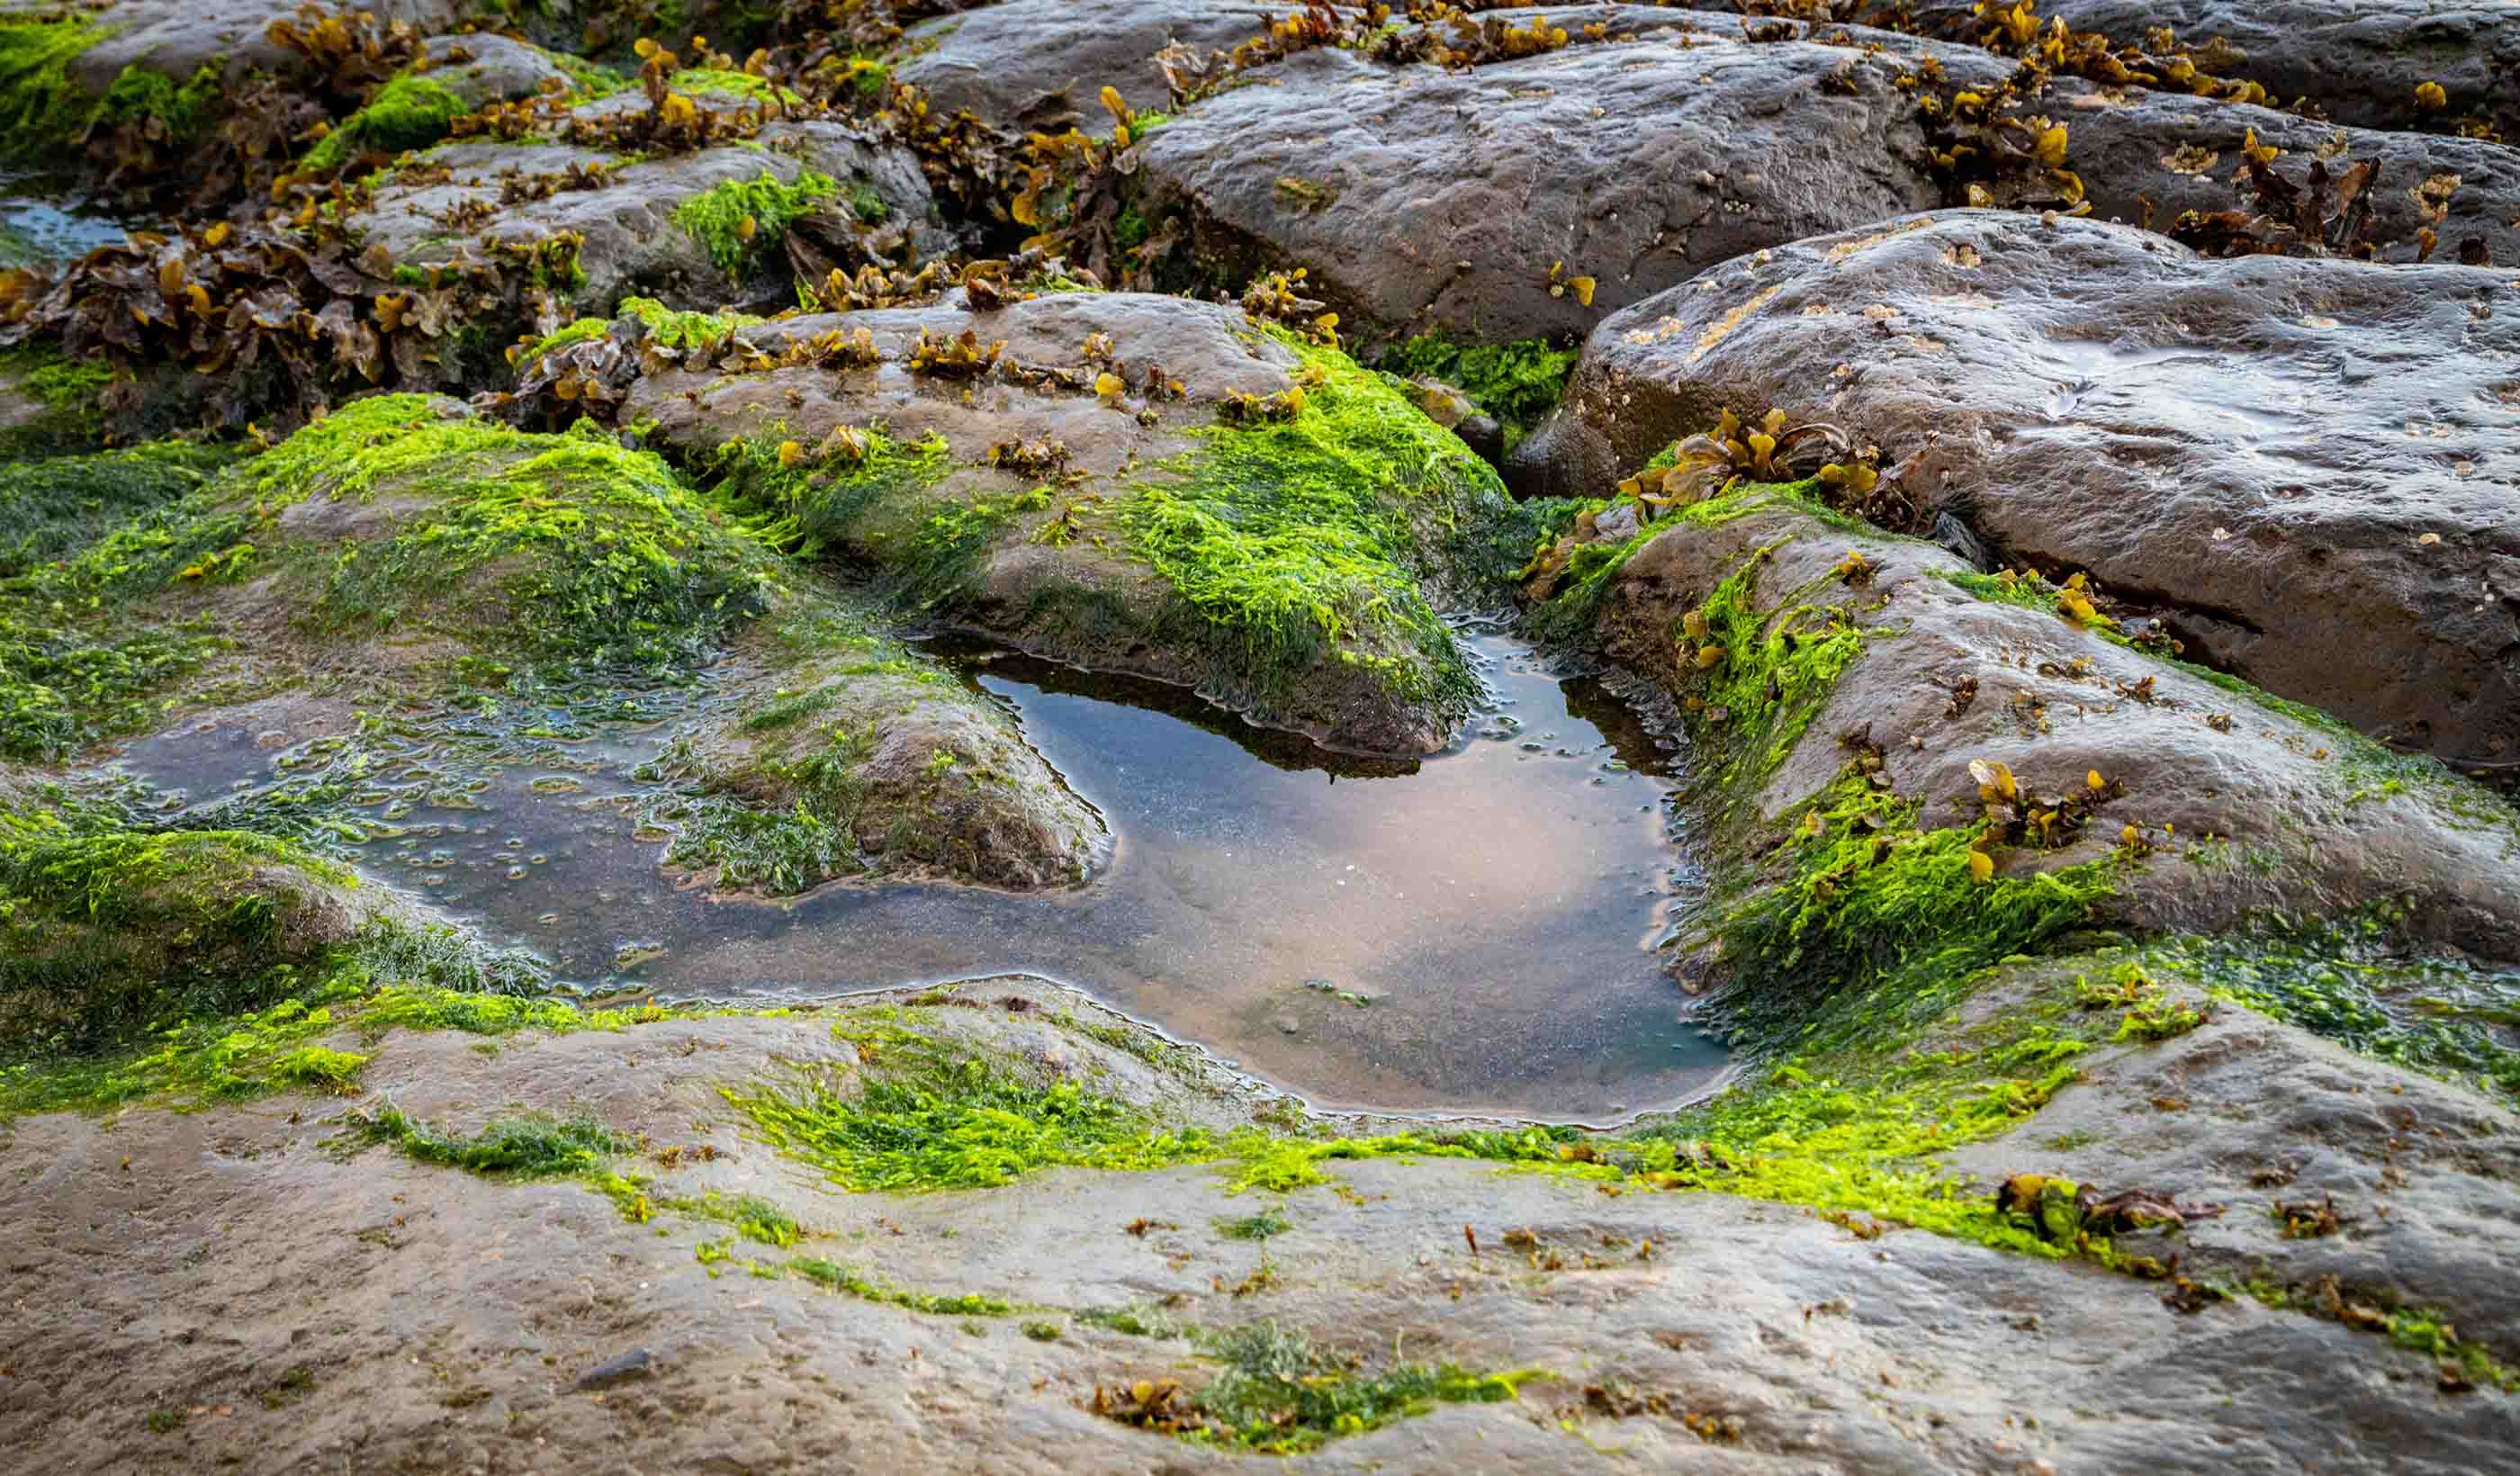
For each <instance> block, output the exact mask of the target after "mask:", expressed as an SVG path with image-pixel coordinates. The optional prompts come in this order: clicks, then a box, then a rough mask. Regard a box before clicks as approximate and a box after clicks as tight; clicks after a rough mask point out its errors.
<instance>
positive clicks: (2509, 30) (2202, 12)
mask: <svg viewBox="0 0 2520 1476" xmlns="http://www.w3.org/2000/svg"><path fill="white" fill-rule="evenodd" d="M1969 11H1970V7H1969V6H1968V5H1966V4H1961V3H1958V0H1942V3H1934V4H1926V5H1920V6H1917V7H1915V8H1914V14H1915V15H1916V17H1917V19H1918V20H1919V21H1920V22H1924V23H1926V24H1929V25H1940V26H1943V27H1947V28H1948V29H1949V30H1950V31H1951V32H1952V33H1955V34H1967V35H1974V34H1976V33H1977V32H1978V31H1979V30H1981V29H1982V28H1983V26H1982V24H1980V23H1978V22H1973V21H1972V19H1971V18H1970V15H1969ZM2038 11H2039V14H2040V17H2041V19H2042V20H2043V21H2044V20H2046V19H2047V18H2049V17H2059V16H2061V17H2063V18H2064V20H2065V22H2066V23H2067V24H2068V25H2071V26H2073V27H2074V28H2075V29H2077V30H2095V31H2098V32H2100V33H2102V34H2103V35H2106V36H2108V37H2110V38H2111V39H2112V40H2113V41H2115V42H2117V43H2119V44H2121V45H2133V46H2141V45H2143V44H2144V41H2145V38H2146V37H2147V36H2148V35H2149V34H2150V33H2151V32H2152V31H2153V30H2155V29H2156V28H2161V27H2167V28H2168V29H2170V30H2171V31H2172V32H2173V33H2174V34H2175V35H2177V36H2178V38H2179V39H2180V40H2181V41H2183V42H2185V43H2187V44H2188V45H2189V46H2192V47H2197V48H2203V47H2205V46H2206V45H2207V44H2208V43H2210V42H2213V41H2216V40H2220V41H2222V42H2223V43H2225V47H2226V50H2225V51H2224V53H2223V56H2224V57H2225V58H2227V59H2228V60H2225V61H2220V62H2218V63H2217V65H2215V66H2213V67H2207V68H2206V69H2207V70H2210V71H2215V72H2217V73H2218V74H2220V75H2224V76H2228V77H2235V78H2245V79H2247V80H2250V81H2254V82H2257V83H2258V84H2260V85H2261V86H2263V87H2265V88H2266V89H2267V91H2268V93H2269V94H2270V95H2272V97H2273V100H2274V101H2275V102H2276V103H2277V104H2279V105H2282V104H2290V103H2292V102H2293V101H2294V100H2296V99H2300V98H2307V99H2308V100H2309V101H2310V102H2311V103H2313V104H2315V105H2317V106H2318V108H2319V109H2320V110H2321V111H2323V112H2325V113H2326V114H2327V115H2328V116H2329V117H2332V118H2334V119H2336V120H2337V121H2338V122H2340V123H2350V124H2355V125H2358V126H2362V127H2369V128H2404V127H2408V126H2412V125H2415V124H2418V123H2423V122H2433V123H2436V124H2437V123H2438V122H2439V121H2440V120H2441V119H2442V118H2444V117H2445V116H2448V117H2452V118H2455V117H2459V116H2462V115H2465V114H2468V113H2472V112H2483V113H2485V114H2486V115H2487V116H2488V117H2490V118H2493V119H2494V120H2496V121H2498V123H2499V125H2500V126H2501V128H2502V129H2503V131H2504V132H2505V133H2506V134H2507V133H2509V132H2511V131H2512V128H2513V125H2514V124H2515V122H2520V12H2515V11H2514V10H2513V9H2512V7H2510V6H2508V5H2501V4H2497V3H2494V0H2377V3H2367V0H2050V3H2048V4H2045V5H2041V6H2039V7H2038ZM2424 82H2438V83H2440V84H2441V87H2442V90H2443V92H2444V93H2445V94H2446V95H2447V99H2448V107H2447V108H2446V109H2445V110H2444V111H2442V112H2431V111H2429V110H2426V109H2424V108H2423V107H2421V106H2420V105H2419V104H2418V103H2417V101H2416V98H2415V88H2416V87H2417V86H2418V85H2419V84H2421V83H2424Z"/></svg>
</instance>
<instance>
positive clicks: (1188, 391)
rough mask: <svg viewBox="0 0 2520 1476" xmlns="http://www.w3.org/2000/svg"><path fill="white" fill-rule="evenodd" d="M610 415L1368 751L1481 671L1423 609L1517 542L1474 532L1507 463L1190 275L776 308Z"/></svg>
mask: <svg viewBox="0 0 2520 1476" xmlns="http://www.w3.org/2000/svg"><path fill="white" fill-rule="evenodd" d="M1001 291H1006V292H1007V294H1008V295H1009V297H1010V298H1011V299H1012V298H1013V297H1014V296H1015V295H1016V294H1015V293H1014V292H1013V291H1012V290H1006V289H1002V290H1001ZM860 334H863V335H866V340H865V342H864V344H863V346H862V347H858V346H852V345H851V343H850V341H849V340H850V339H852V338H853V336H854V335H860ZM966 336H968V339H969V341H968V343H967V344H964V343H963V341H962V340H964V339H965V337H966ZM922 345H923V346H922ZM1001 345H1002V346H1001ZM958 355H959V356H964V361H963V362H960V363H958V362H956V360H957V357H958ZM1104 381H1107V382H1104ZM1220 417H1234V418H1237V419H1238V421H1239V422H1240V424H1239V425H1222V424H1220ZM618 418H619V419H620V421H621V422H622V423H623V424H625V425H627V424H638V423H642V422H651V423H652V424H653V426H654V429H653V431H652V435H653V436H654V438H655V443H656V444H658V445H660V446H663V447H665V448H668V449H669V450H670V451H671V452H672V453H674V454H676V455H678V456H680V457H681V458H683V459H684V460H685V461H686V462H687V463H690V464H692V465H695V466H698V467H704V468H705V467H715V468H718V469H721V470H730V471H731V474H732V475H733V477H734V479H735V480H734V482H733V485H734V486H735V487H736V488H738V489H739V490H740V491H741V493H742V496H745V497H748V498H750V499H752V500H753V501H754V502H756V503H757V504H759V505H761V506H763V507H764V508H765V510H767V511H770V512H772V513H773V514H777V515H786V516H790V517H793V518H794V519H795V520H796V522H795V526H797V527H798V528H799V529H800V530H801V531H800V536H801V537H803V538H804V539H806V540H807V541H808V542H810V543H812V544H814V545H816V546H818V547H821V548H825V549H828V550H830V551H832V552H833V553H835V554H839V555H842V556H844V557H845V558H846V559H849V560H851V561H853V562H856V563H858V564H860V565H862V566H869V567H872V568H873V569H874V570H875V571H876V572H877V577H878V578H879V579H880V580H882V581H883V582H885V583H886V584H887V585H889V586H890V587H891V588H893V589H894V590H896V591H898V592H900V593H901V594H903V595H904V596H905V597H907V598H910V599H912V600H914V601H916V602H917V603H919V604H923V605H925V606H927V607H929V608H930V609H932V610H933V611H934V612H935V613H936V614H937V615H938V616H939V617H942V618H944V619H946V620H948V621H950V622H952V623H955V624H957V625H960V626H964V627H967V628H970V629H972V630H975V631H979V632H983V633H986V634H988V635H990V636H992V637H994V638H997V639H1000V640H1004V641H1007V642H1010V643H1011V644H1013V645H1015V646H1017V647H1020V648H1023V649H1028V650H1032V651H1034V652H1036V653H1040V654H1045V655H1049V656H1052V657H1054V658H1056V659H1059V660H1064V661H1071V662H1074V663H1077V664H1080V665H1084V666H1089V667H1093V668H1096V669H1100V670H1109V671H1122V672H1130V673H1135V674H1138V675H1143V676H1150V677H1155V678H1158V679H1160V680H1164V681H1169V682H1176V683H1181V684H1183V685H1187V686H1192V687H1195V688H1196V689H1197V690H1199V691H1200V692H1201V693H1204V694H1206V695H1207V696H1209V697H1210V698H1211V699H1212V700H1215V701H1218V702H1220V703H1222V704H1224V705H1226V706H1229V707H1232V708H1235V709H1238V710H1241V711H1244V712H1246V713H1247V714H1249V715H1250V716H1251V717H1252V719H1253V720H1254V721H1256V722H1260V723H1263V724H1266V725H1269V726H1277V727H1284V728H1291V729H1294V730H1297V731H1301V732H1305V733H1310V734H1313V735H1315V736H1316V737H1319V738H1323V739H1325V740H1326V741H1328V742H1329V743H1331V744H1332V745H1334V746H1338V747H1342V748H1348V749H1353V750H1358V751H1364V752H1374V753H1412V754H1414V753H1423V752H1430V751H1433V750H1434V749H1436V748H1440V747H1442V746H1443V745H1444V743H1445V742H1446V741H1448V740H1449V738H1450V736H1451V734H1452V731H1453V729H1454V727H1455V726H1456V725H1457V724H1458V723H1459V722H1460V720H1461V719H1462V718H1463V716H1465V715H1466V713H1467V710H1468V703H1469V699H1470V696H1471V694H1472V693H1474V692H1475V690H1476V679H1475V678H1474V677H1473V676H1472V675H1471V674H1470V673H1469V671H1468V669H1467V667H1466V666H1465V664H1464V662H1463V656H1462V654H1461V651H1460V650H1459V649H1458V647H1457V646H1456V644H1455V642H1454V640H1453V638H1452V635H1451V633H1450V632H1449V631H1448V630H1447V629H1446V628H1445V627H1444V625H1443V624H1442V622H1441V621H1440V620H1439V619H1438V618H1437V616H1436V613H1435V604H1436V603H1437V602H1440V601H1443V600H1444V599H1445V598H1446V593H1447V592H1448V591H1455V592H1459V593H1461V594H1462V595H1463V596H1464V597H1467V598H1477V597H1479V596H1481V595H1483V594H1484V595H1486V596H1489V597H1494V596H1496V595H1498V594H1500V593H1501V592H1502V584H1501V583H1500V582H1499V581H1500V580H1501V577H1502V575H1503V574H1504V573H1506V572H1508V571H1509V570H1510V567H1511V564H1512V562H1513V561H1517V560H1518V559H1520V558H1521V557H1524V555H1523V554H1522V553H1520V552H1511V551H1506V550H1503V549H1500V548H1494V547H1489V546H1487V545H1486V544H1485V543H1484V542H1482V540H1483V539H1484V537H1485V534H1484V532H1483V531H1482V525H1483V524H1487V523H1489V521H1490V520H1492V519H1495V518H1497V517H1498V516H1499V514H1500V512H1501V510H1502V507H1503V498H1502V489H1501V488H1500V487H1499V486H1498V484H1497V482H1496V480H1495V473H1494V472H1493V471H1492V470H1490V469H1489V468H1488V467H1487V466H1486V465H1485V464H1484V463H1482V462H1480V461H1479V460H1478V459H1477V458H1476V457H1475V456H1473V455H1472V454H1471V453H1470V452H1469V451H1468V449H1467V448H1466V447H1464V446H1463V445H1462V443H1461V442H1460V441H1459V440H1457V439H1456V438H1454V437H1453V436H1452V435H1451V434H1450V433H1449V432H1446V431H1444V430H1443V429H1441V428H1440V427H1438V426H1436V425H1434V423H1432V422H1431V421H1428V420H1426V419H1425V418H1424V417H1423V416H1422V415H1421V414H1420V413H1419V412H1418V410H1417V409H1416V408H1415V407H1414V406H1412V405H1410V404H1409V403H1408V402H1407V401H1406V400H1405V399H1403V398H1402V397H1401V396H1400V394H1399V393H1398V392H1397V391H1395V390H1393V389H1391V388H1389V387H1388V386H1386V385H1385V384H1383V383H1382V382H1381V381H1380V380H1376V379H1375V378H1374V377H1373V376H1371V375H1368V374H1366V373H1364V372H1363V371H1361V370H1359V369H1357V368H1356V366H1355V365H1354V364H1353V363H1352V362H1350V361H1349V360H1348V359H1347V358H1346V357H1345V356H1344V355H1342V354H1339V353H1338V352H1337V351H1335V350H1332V349H1328V348H1323V347H1317V346H1314V345H1311V344H1307V343H1304V342H1302V341H1301V340H1298V339H1294V338H1292V337H1291V336H1287V335H1272V334H1271V333H1269V332H1264V331H1263V330H1262V329H1261V328H1260V327H1259V326H1258V325H1256V324H1255V323H1254V322H1252V321H1251V320H1250V319H1249V318H1247V317H1246V316H1245V315H1244V313H1243V312H1242V311H1241V310H1239V309H1236V308H1231V307H1222V306H1218V305H1215V304H1210V303H1199V302H1192V301H1187V300H1184V299H1181V298H1177V297H1163V296H1153V295H1144V294H1135V293H1102V292H1080V291H1048V292H1043V293H1041V294H1039V295H1034V296H1030V297H1028V298H1023V299H1021V300H1010V301H1008V303H1007V305H1006V306H1004V307H1003V308H1002V309H994V310H988V311H979V310H975V309H974V308H973V307H972V306H971V305H970V303H969V301H968V299H967V297H966V296H965V295H964V294H963V293H962V292H961V291H960V290H958V291H956V292H955V293H954V294H952V295H950V296H949V297H948V299H947V300H946V301H945V302H943V303H940V304H938V305H935V306H931V307H901V308H878V309H865V310H860V311H857V312H852V313H846V314H807V315H804V316H799V317H792V318H787V319H781V320H775V321H772V322H768V323H762V324H758V325H756V326H752V327H747V328H743V329H741V330H738V331H737V332H736V333H735V335H733V338H732V340H731V341H730V342H729V343H728V344H725V345H721V346H720V347H718V348H717V349H715V350H714V351H712V352H710V353H707V354H703V355H697V356H695V357H693V358H691V359H689V360H687V361H686V362H683V363H681V364H678V365H668V366H664V367H663V368H662V369H661V370H660V371H659V372H653V373H649V374H646V375H644V376H642V377H640V378H639V379H638V380H636V381H635V383H633V384H632V385H631V386H630V387H629V389H628V391H627V394H626V396H625V397H624V398H623V400H622V402H621V404H620V406H619V408H618ZM731 442H732V443H734V445H733V446H732V447H731V448H730V446H729V443H731ZM782 447H786V448H787V450H786V451H785V452H784V453H783V452H781V450H780V448H782Z"/></svg>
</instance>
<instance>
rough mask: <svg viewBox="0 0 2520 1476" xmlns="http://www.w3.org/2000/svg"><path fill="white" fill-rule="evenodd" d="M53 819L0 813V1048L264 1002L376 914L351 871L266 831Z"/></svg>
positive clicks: (62, 1041)
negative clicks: (157, 828) (149, 830)
mask: <svg viewBox="0 0 2520 1476" xmlns="http://www.w3.org/2000/svg"><path fill="white" fill-rule="evenodd" d="M48 817H49V812H44V811H33V810H20V809H17V808H15V807H13V808H12V809H10V810H6V811H0V1055H6V1056H10V1057H17V1056H20V1055H22V1054H24V1053H26V1052H28V1051H38V1050H40V1051H80V1050H89V1049H93V1048H96V1047H98V1046H101V1045H106V1044H109V1043H112V1042H116V1041H124V1040H129V1039H132V1038H135V1037H137V1036H139V1035H141V1034H143V1033H145V1032H147V1031H150V1030H153V1029H157V1028H159V1027H162V1026H165V1025H169V1024H173V1023H175V1022H177V1021H179V1020H183V1019H188V1018H194V1017H198V1016H210V1017H216V1016H219V1015H223V1014H231V1013H235V1012H238V1011H241V1010H249V1009H258V1008H260V1007H262V1006H265V1005H268V1004H271V1003H273V1002H274V1001H275V1000H277V999H278V998H280V997H282V996H283V995H286V994H289V993H291V992H292V991H293V990H294V989H296V988H298V987H301V986H303V985H305V984H308V983H311V982H313V976H314V975H316V974H319V973H321V972H323V971H324V970H325V969H326V968H327V966H328V965H330V964H331V963H333V962H337V960H338V959H339V958H340V957H341V956H342V955H343V953H344V952H345V951H346V949H347V947H348V945H349V944H350V943H351V942H352V941H353V940H354V939H355V938H356V937H357V936H358V934H359V933H360V931H361V930H362V928H363V927H365V926H366V925H367V924H368V923H369V922H370V920H371V919H372V917H374V916H375V915H376V912H377V907H378V904H376V903H375V902H374V901H373V900H372V899H371V898H369V897H368V896H365V895H363V889H362V888H361V887H360V886H359V883H358V881H357V879H356V878H355V877H353V876H352V875H351V874H350V872H347V871H345V870H343V869H342V868H340V867H339V866H337V865H334V864H332V863H329V862H326V861H324V860H322V859H321V858H319V857H316V856H314V855H312V854H310V853H308V852H307V851H305V850H304V849H302V848H300V847H298V846H295V845H293V844H292V843H290V842H287V841H283V840H277V839H274V838H272V837H270V836H265V835H254V834H248V833H246V832H243V831H201V830H176V831H166V832H161V833H155V834H133V833H107V834H78V833H72V832H70V831H69V830H68V829H67V827H62V826H61V825H60V824H59V823H58V822H57V821H50V820H49V819H48Z"/></svg>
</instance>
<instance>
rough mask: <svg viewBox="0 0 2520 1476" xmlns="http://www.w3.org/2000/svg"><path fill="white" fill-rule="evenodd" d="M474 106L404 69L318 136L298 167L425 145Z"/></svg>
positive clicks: (333, 165) (317, 166)
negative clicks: (401, 73)
mask: <svg viewBox="0 0 2520 1476" xmlns="http://www.w3.org/2000/svg"><path fill="white" fill-rule="evenodd" d="M467 112H472V109H471V108H469V107H468V106H466V104H465V102H464V100H463V99H462V98H461V97H458V96H456V94H455V93H454V92H452V91H450V90H449V89H448V88H447V87H446V86H445V85H444V84H443V83H440V82H438V81H436V80H434V79H432V78H430V77H428V76H426V75H423V74H419V73H414V72H406V73H404V74H403V75H401V76H398V77H395V78H393V79H392V80H391V81H388V82H387V83H385V84H384V85H383V86H382V87H380V88H378V89H377V93H376V96H374V97H372V98H370V99H369V100H368V103H367V106H366V107H364V108H361V109H360V110H359V111H358V112H354V113H352V114H350V115H349V116H348V117H347V118H345V119H343V120H342V121H341V124H340V126H338V127H337V128H335V129H334V130H333V131H332V132H330V133H328V134H326V135H324V136H323V137H322V138H320V139H318V140H316V141H315V147H314V148H312V149H309V150H307V151H306V157H304V158H303V159H300V160H299V161H298V167H300V168H303V169H332V168H337V167H338V166H339V165H341V164H345V163H348V162H350V161H352V160H354V159H356V158H358V157H360V156H361V155H365V154H400V153H402V152H403V151H404V150H406V149H426V148H427V147H428V146H429V145H431V144H433V143H436V142H437V141H438V140H439V139H442V138H444V137H446V135H447V134H448V132H449V131H451V128H452V125H453V123H454V120H455V119H457V118H459V117H462V116H463V115H464V114H465V113H467Z"/></svg>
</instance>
